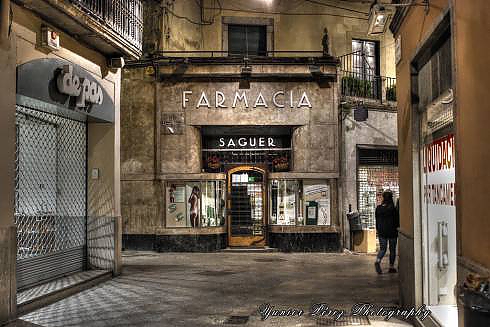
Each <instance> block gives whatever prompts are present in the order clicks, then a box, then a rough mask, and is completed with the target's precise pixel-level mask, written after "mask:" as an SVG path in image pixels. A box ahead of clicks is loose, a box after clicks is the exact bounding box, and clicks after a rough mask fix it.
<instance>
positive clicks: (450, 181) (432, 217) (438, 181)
mask: <svg viewBox="0 0 490 327" xmlns="http://www.w3.org/2000/svg"><path fill="white" fill-rule="evenodd" d="M422 157H423V177H424V178H423V185H422V192H423V199H424V205H423V210H422V211H423V216H424V220H425V221H426V230H427V232H426V235H427V238H428V240H427V244H430V245H431V246H430V247H429V248H427V249H426V251H427V252H428V258H427V268H428V269H427V272H428V276H427V278H428V286H429V305H436V304H454V303H455V298H454V295H453V289H454V286H455V284H456V258H457V257H456V206H455V188H454V187H455V162H454V135H447V136H444V137H442V138H440V139H437V140H435V141H433V142H432V143H430V144H426V145H425V146H424V149H423V154H422ZM441 223H444V224H447V226H448V236H447V244H448V247H447V265H443V264H441V262H440V261H441V258H440V256H439V237H440V235H439V224H441ZM444 252H446V249H444ZM441 265H442V266H441Z"/></svg>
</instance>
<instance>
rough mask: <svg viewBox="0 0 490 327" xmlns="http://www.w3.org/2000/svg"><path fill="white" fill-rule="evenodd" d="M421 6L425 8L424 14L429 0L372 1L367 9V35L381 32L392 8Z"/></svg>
mask: <svg viewBox="0 0 490 327" xmlns="http://www.w3.org/2000/svg"><path fill="white" fill-rule="evenodd" d="M412 6H423V7H424V8H425V14H426V15H427V14H428V13H429V9H430V0H422V1H421V2H417V0H410V1H409V2H407V3H381V2H378V0H374V3H373V4H372V6H371V9H370V10H369V18H368V32H367V34H368V35H376V34H383V33H384V32H385V30H386V26H388V22H389V20H390V17H391V15H392V10H393V8H398V7H412Z"/></svg>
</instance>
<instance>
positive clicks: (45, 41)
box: [41, 26, 60, 50]
mask: <svg viewBox="0 0 490 327" xmlns="http://www.w3.org/2000/svg"><path fill="white" fill-rule="evenodd" d="M41 46H42V47H43V48H46V49H49V50H59V48H60V35H59V34H58V32H56V31H55V30H53V29H52V28H50V27H48V26H43V27H41Z"/></svg>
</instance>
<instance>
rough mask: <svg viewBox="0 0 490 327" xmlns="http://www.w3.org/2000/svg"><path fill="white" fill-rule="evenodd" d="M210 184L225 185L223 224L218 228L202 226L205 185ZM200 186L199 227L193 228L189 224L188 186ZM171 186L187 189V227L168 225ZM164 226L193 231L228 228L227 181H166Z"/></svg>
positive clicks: (223, 189)
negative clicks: (169, 190)
mask: <svg viewBox="0 0 490 327" xmlns="http://www.w3.org/2000/svg"><path fill="white" fill-rule="evenodd" d="M208 182H215V183H223V185H222V191H223V197H222V198H223V201H224V208H223V217H222V218H223V223H222V224H219V225H216V226H202V221H201V219H202V212H203V207H202V204H203V185H204V184H206V183H208ZM198 183H199V185H200V197H199V220H198V226H197V227H192V225H191V224H187V220H188V216H189V210H188V205H187V202H188V194H187V192H186V188H187V185H188V184H198ZM170 185H177V186H183V187H184V188H185V190H184V193H185V194H184V204H185V220H186V225H185V226H169V224H168V204H169V203H170V202H169V201H168V200H169V199H168V196H169V194H168V189H169V188H170ZM163 200H164V210H165V214H164V225H165V228H175V229H185V228H191V229H202V228H222V227H225V226H226V214H227V209H228V208H227V188H226V181H225V180H222V179H203V180H187V179H186V180H166V181H165V184H164V197H163Z"/></svg>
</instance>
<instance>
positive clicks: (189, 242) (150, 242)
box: [123, 233, 227, 252]
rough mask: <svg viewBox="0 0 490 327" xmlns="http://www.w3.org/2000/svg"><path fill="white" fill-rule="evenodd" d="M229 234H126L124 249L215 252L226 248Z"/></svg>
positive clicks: (124, 236)
mask: <svg viewBox="0 0 490 327" xmlns="http://www.w3.org/2000/svg"><path fill="white" fill-rule="evenodd" d="M226 245H227V234H226V233H222V234H191V235H189V234H173V235H155V234H139V235H138V234H125V235H123V250H137V251H157V252H215V251H220V250H222V249H225V248H226Z"/></svg>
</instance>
